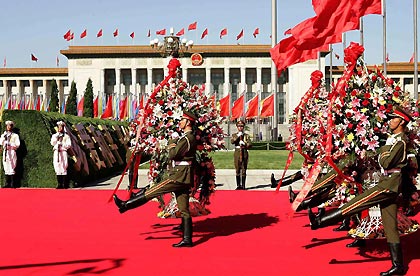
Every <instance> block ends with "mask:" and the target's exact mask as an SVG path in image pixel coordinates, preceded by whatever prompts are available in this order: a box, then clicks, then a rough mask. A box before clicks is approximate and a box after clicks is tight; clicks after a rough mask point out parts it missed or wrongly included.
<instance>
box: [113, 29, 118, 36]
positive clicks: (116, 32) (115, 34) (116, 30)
mask: <svg viewBox="0 0 420 276" xmlns="http://www.w3.org/2000/svg"><path fill="white" fill-rule="evenodd" d="M113 35H114V37H116V36H118V28H117V29H115V32H114V33H113Z"/></svg>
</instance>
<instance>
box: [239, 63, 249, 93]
mask: <svg viewBox="0 0 420 276" xmlns="http://www.w3.org/2000/svg"><path fill="white" fill-rule="evenodd" d="M240 89H241V90H240V91H238V92H239V95H241V94H242V93H244V92H246V68H244V67H241V86H240ZM245 100H247V99H246V97H245Z"/></svg>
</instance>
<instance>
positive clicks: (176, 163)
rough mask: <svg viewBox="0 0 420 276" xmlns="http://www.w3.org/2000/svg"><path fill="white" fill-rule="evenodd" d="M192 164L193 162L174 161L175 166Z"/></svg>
mask: <svg viewBox="0 0 420 276" xmlns="http://www.w3.org/2000/svg"><path fill="white" fill-rule="evenodd" d="M191 164H192V162H191V161H172V165H173V166H190V165H191Z"/></svg>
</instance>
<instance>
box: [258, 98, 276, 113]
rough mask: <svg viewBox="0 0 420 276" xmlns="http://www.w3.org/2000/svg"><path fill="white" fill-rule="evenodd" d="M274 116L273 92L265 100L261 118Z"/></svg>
mask: <svg viewBox="0 0 420 276" xmlns="http://www.w3.org/2000/svg"><path fill="white" fill-rule="evenodd" d="M270 116H274V94H271V95H270V96H268V97H267V98H265V99H264V100H263V103H262V107H261V114H260V117H261V118H265V117H270Z"/></svg>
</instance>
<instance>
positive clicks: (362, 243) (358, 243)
mask: <svg viewBox="0 0 420 276" xmlns="http://www.w3.org/2000/svg"><path fill="white" fill-rule="evenodd" d="M365 246H366V240H362V239H355V240H354V241H353V242H351V243H349V244H346V247H365Z"/></svg>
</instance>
